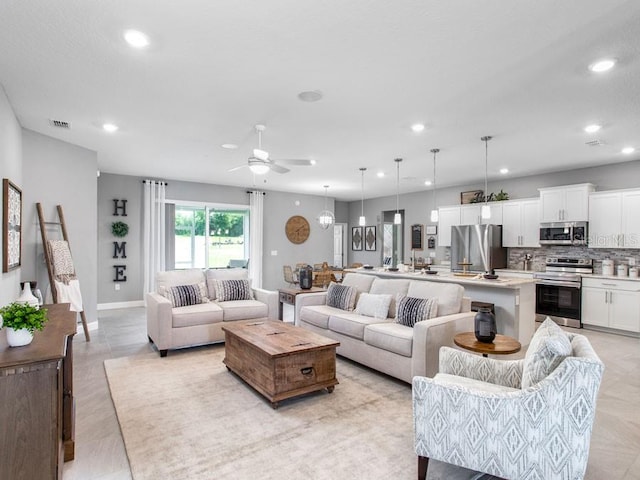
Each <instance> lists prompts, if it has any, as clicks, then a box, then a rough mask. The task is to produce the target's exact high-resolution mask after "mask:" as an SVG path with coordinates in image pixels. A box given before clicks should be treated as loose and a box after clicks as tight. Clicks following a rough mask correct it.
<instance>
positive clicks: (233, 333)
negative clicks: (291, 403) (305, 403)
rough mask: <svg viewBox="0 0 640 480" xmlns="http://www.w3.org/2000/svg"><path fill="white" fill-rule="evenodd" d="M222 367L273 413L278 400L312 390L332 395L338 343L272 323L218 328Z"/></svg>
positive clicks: (315, 334)
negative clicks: (264, 400) (221, 335)
mask: <svg viewBox="0 0 640 480" xmlns="http://www.w3.org/2000/svg"><path fill="white" fill-rule="evenodd" d="M222 330H223V331H224V338H225V340H224V341H225V358H224V363H225V365H226V366H227V368H228V369H229V370H231V371H232V372H233V373H235V374H236V375H238V376H239V377H240V378H242V379H243V380H244V381H245V382H247V383H248V384H249V385H251V386H252V387H253V388H255V389H256V390H257V391H258V392H259V393H261V394H262V395H263V396H265V397H266V398H267V400H269V401H270V402H271V406H272V407H273V408H278V402H280V401H281V400H284V399H287V398H291V397H295V396H297V395H302V394H305V393H309V392H314V391H317V390H322V389H324V388H326V389H327V391H328V392H329V393H331V392H333V389H334V388H335V385H337V384H338V383H339V382H338V380H337V379H336V347H337V346H339V345H340V342H336V341H335V340H332V339H330V338H326V337H323V336H322V335H318V334H317V333H314V332H310V331H308V330H305V329H303V328H301V327H294V326H293V325H288V324H286V323H283V322H280V321H275V320H262V321H254V322H251V321H250V322H233V323H229V324H228V325H225V326H224V327H222Z"/></svg>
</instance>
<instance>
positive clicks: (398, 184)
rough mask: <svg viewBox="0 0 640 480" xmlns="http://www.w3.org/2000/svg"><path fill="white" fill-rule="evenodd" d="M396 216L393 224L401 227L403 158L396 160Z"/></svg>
mask: <svg viewBox="0 0 640 480" xmlns="http://www.w3.org/2000/svg"><path fill="white" fill-rule="evenodd" d="M394 161H395V162H396V214H395V215H394V216H393V223H394V224H396V225H400V224H401V223H402V215H400V162H401V161H402V159H401V158H396V159H395V160H394Z"/></svg>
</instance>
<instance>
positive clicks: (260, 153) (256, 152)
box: [253, 148, 269, 160]
mask: <svg viewBox="0 0 640 480" xmlns="http://www.w3.org/2000/svg"><path fill="white" fill-rule="evenodd" d="M253 156H254V157H256V158H258V159H260V160H268V159H269V152H266V151H264V150H260V149H259V148H254V149H253Z"/></svg>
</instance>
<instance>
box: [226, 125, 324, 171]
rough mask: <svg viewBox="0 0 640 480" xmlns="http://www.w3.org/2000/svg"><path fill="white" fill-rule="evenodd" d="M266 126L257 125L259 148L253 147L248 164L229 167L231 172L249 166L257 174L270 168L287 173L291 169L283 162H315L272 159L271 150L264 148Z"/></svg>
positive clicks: (290, 163)
mask: <svg viewBox="0 0 640 480" xmlns="http://www.w3.org/2000/svg"><path fill="white" fill-rule="evenodd" d="M266 128H267V127H265V126H264V125H256V126H255V129H256V132H258V148H254V149H253V154H252V155H251V156H250V157H249V159H248V161H247V164H245V165H238V166H237V167H233V168H230V169H229V171H230V172H233V171H235V170H239V169H240V168H244V167H249V169H250V170H251V171H252V172H253V173H255V174H257V175H264V174H265V173H267V172H268V171H269V170H272V171H274V172H276V173H287V172H290V171H291V170H289V169H288V168H286V167H283V166H282V165H281V164H285V165H295V166H310V165H314V164H315V162H314V161H313V160H303V159H279V160H275V159H271V158H270V157H269V152H267V151H265V150H262V132H264V131H265V129H266Z"/></svg>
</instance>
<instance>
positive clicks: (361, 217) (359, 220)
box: [358, 167, 367, 227]
mask: <svg viewBox="0 0 640 480" xmlns="http://www.w3.org/2000/svg"><path fill="white" fill-rule="evenodd" d="M366 170H367V169H366V168H364V167H360V176H361V177H362V186H361V188H360V192H361V196H362V210H361V211H360V218H359V219H358V225H360V226H361V227H364V226H365V225H366V224H367V219H366V218H364V172H365V171H366Z"/></svg>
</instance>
